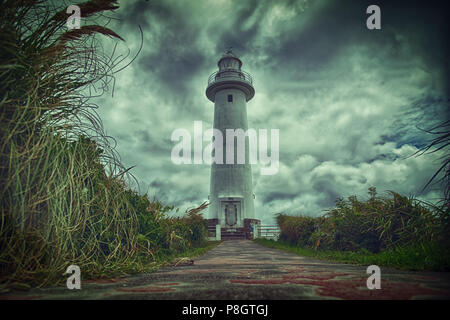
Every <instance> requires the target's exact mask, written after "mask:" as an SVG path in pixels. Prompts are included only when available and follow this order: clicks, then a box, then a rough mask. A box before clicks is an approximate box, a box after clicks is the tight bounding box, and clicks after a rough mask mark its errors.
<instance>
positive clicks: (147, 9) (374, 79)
mask: <svg viewBox="0 0 450 320" xmlns="http://www.w3.org/2000/svg"><path fill="white" fill-rule="evenodd" d="M369 4H373V2H372V1H369V0H368V1H365V0H363V1H351V0H339V1H334V0H332V1H328V0H308V1H303V0H302V1H294V0H290V1H240V0H222V1H206V0H205V1H200V0H196V1H190V2H187V1H186V2H184V1H177V0H153V1H152V0H150V1H145V0H142V1H141V0H136V1H133V2H132V1H123V3H122V4H121V5H122V8H121V9H120V10H118V13H119V16H120V18H121V19H122V20H121V21H120V23H119V24H117V28H113V29H114V30H115V31H117V32H118V33H119V34H120V35H121V36H123V37H124V38H125V39H126V41H127V43H126V44H127V45H128V46H130V47H132V48H134V49H136V48H138V47H139V43H140V42H139V40H140V35H139V32H138V25H141V26H142V29H143V33H144V46H143V49H142V52H141V54H140V55H139V56H138V58H137V60H136V61H135V62H134V63H133V64H132V65H131V66H130V67H129V68H128V69H126V70H125V71H124V72H122V73H120V74H118V75H117V79H116V90H115V97H114V99H111V100H104V101H103V102H102V103H101V104H100V105H106V106H107V108H100V109H99V111H100V112H101V114H102V118H103V119H104V122H105V128H106V129H107V131H108V133H109V134H110V135H112V136H114V137H116V139H117V140H118V148H119V150H118V151H119V153H120V154H121V157H122V159H123V161H124V164H125V165H126V166H127V167H129V166H132V165H136V167H135V168H134V169H133V174H134V175H135V176H136V177H137V178H138V180H139V181H140V182H141V187H142V188H141V190H144V191H145V190H146V189H147V188H148V192H149V195H150V196H156V197H157V198H159V199H160V200H162V201H164V202H165V203H167V204H174V205H176V206H180V207H191V206H193V205H196V204H197V205H198V204H199V203H201V202H203V201H204V200H206V199H207V196H208V193H209V174H210V171H209V167H208V166H206V165H200V166H194V165H180V166H177V165H174V164H173V163H172V162H171V161H170V151H171V148H172V147H173V146H174V144H175V143H174V142H172V141H171V140H170V136H171V132H172V131H173V130H174V129H177V128H186V129H188V130H189V131H190V132H191V134H192V129H193V128H192V126H193V121H194V120H203V121H204V129H206V126H207V125H206V122H208V125H210V124H211V122H212V119H213V104H212V103H211V102H210V101H208V100H207V99H206V97H205V94H204V92H205V87H206V81H207V79H208V76H209V75H210V74H211V73H212V72H214V71H215V70H216V68H217V64H216V63H217V60H218V58H219V57H220V56H221V55H222V54H223V52H224V51H225V49H226V48H227V47H229V46H232V47H233V48H234V52H235V53H236V54H237V55H238V56H239V57H240V58H241V59H242V61H243V63H244V69H245V70H246V71H249V72H250V73H251V74H252V76H253V77H254V79H255V88H256V95H255V98H254V99H253V100H252V101H250V102H249V104H248V119H249V127H251V128H256V129H258V128H263V129H264V128H265V129H270V128H279V129H280V170H279V172H278V174H277V175H275V176H260V175H259V168H257V166H256V167H255V168H254V169H253V183H254V193H255V195H256V200H255V209H256V211H257V212H258V215H259V216H260V217H261V218H262V219H263V221H264V220H265V219H269V220H270V219H272V218H271V217H272V215H273V213H276V212H286V213H290V214H299V213H302V214H309V215H318V214H321V213H322V210H323V209H326V208H329V207H331V206H333V205H334V201H335V200H336V198H338V197H341V196H348V195H351V194H358V195H362V196H365V195H366V192H367V188H368V187H369V186H372V185H375V186H377V188H378V190H379V191H380V192H382V191H383V190H387V189H393V190H396V191H398V192H400V193H404V194H417V192H419V190H420V188H421V186H423V185H424V183H425V182H426V181H427V178H428V177H429V176H430V175H432V173H433V168H436V167H437V166H438V163H435V162H433V161H434V160H435V158H437V155H436V156H435V157H434V158H426V157H410V156H411V154H413V153H414V152H415V151H417V147H420V146H423V145H424V143H425V142H426V141H427V139H428V138H429V137H428V136H426V135H425V134H424V133H423V132H421V131H420V130H419V129H418V128H417V127H416V126H419V127H420V128H424V129H427V128H430V126H432V125H434V124H435V123H436V121H437V120H439V119H444V118H448V116H449V110H450V108H449V105H448V100H447V99H448V96H445V94H446V93H447V91H446V90H445V87H446V85H447V83H448V82H446V76H447V75H448V62H447V59H446V57H447V56H448V49H447V46H446V43H447V42H448V41H447V40H446V34H445V33H444V25H445V14H446V11H445V10H443V9H442V8H435V7H434V6H435V3H434V2H433V1H431V2H429V1H426V2H425V1H423V2H412V1H376V4H378V5H379V6H380V7H381V14H382V30H376V31H369V30H367V28H366V26H365V24H366V18H367V16H368V15H367V14H366V8H367V6H368V5H369ZM424 195H427V197H429V198H432V197H436V196H438V195H439V194H438V193H436V192H435V193H433V192H429V191H427V192H426V193H424ZM426 199H428V198H426Z"/></svg>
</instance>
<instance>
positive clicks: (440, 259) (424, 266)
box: [254, 238, 450, 271]
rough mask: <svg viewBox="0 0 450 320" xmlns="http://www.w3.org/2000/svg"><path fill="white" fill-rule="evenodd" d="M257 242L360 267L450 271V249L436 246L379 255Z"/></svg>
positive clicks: (416, 247) (258, 240)
mask: <svg viewBox="0 0 450 320" xmlns="http://www.w3.org/2000/svg"><path fill="white" fill-rule="evenodd" d="M254 242H256V243H258V244H261V245H263V246H266V247H269V248H275V249H280V250H283V251H286V252H292V253H295V254H297V255H300V256H305V257H311V258H316V259H321V260H328V261H335V262H341V263H348V264H357V265H366V266H368V265H372V264H375V265H378V266H385V267H393V268H397V269H402V270H416V271H418V270H421V271H425V270H426V271H450V250H449V248H446V247H439V246H437V245H432V244H429V245H422V246H408V247H398V248H395V249H389V250H386V251H382V252H379V253H371V252H369V251H367V250H359V251H338V250H314V249H311V248H304V247H299V246H294V245H291V244H288V243H286V242H283V241H274V240H268V239H261V238H260V239H255V240H254Z"/></svg>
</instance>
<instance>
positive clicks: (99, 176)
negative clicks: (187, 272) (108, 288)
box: [0, 0, 208, 290]
mask: <svg viewBox="0 0 450 320" xmlns="http://www.w3.org/2000/svg"><path fill="white" fill-rule="evenodd" d="M58 3H59V5H57V6H55V5H56V4H58ZM52 4H55V5H52ZM79 6H80V10H81V12H82V13H83V21H84V22H83V26H82V27H81V28H80V29H74V30H68V29H67V27H66V19H67V13H66V9H67V8H66V7H65V6H64V2H53V1H16V0H5V1H0V34H2V37H1V38H0V290H3V289H4V288H7V287H8V286H11V285H12V286H18V285H19V286H20V285H22V286H23V287H41V286H49V285H55V284H58V283H62V282H64V281H65V277H64V276H63V274H64V272H65V270H66V268H67V266H69V265H71V264H75V265H78V266H79V267H80V268H81V270H82V272H83V276H84V277H85V278H98V277H113V276H119V275H125V274H129V273H135V272H140V271H147V270H149V268H153V267H156V266H158V265H160V264H161V263H163V262H162V261H167V260H168V259H170V258H171V257H174V256H176V255H186V254H188V253H189V252H192V254H195V253H196V252H197V253H200V252H202V250H206V249H205V248H208V244H207V243H206V242H205V240H206V237H207V228H206V224H205V221H204V220H203V218H202V217H201V215H200V214H199V212H200V211H201V210H203V209H204V208H206V206H207V204H206V203H204V204H202V205H201V206H200V207H198V208H194V209H191V210H189V212H187V215H185V217H182V218H171V217H169V215H168V214H167V213H168V212H169V211H171V210H172V209H173V206H167V205H163V204H161V203H160V202H159V201H157V200H156V199H153V200H150V199H148V197H147V195H140V194H139V193H138V192H136V191H135V190H131V189H130V187H129V185H130V181H132V179H133V176H132V175H131V173H130V169H131V168H126V167H124V166H123V164H121V162H120V159H119V156H118V154H117V152H116V151H115V149H114V139H113V138H112V137H109V136H107V135H106V133H105V132H104V130H103V127H102V122H101V119H100V118H99V116H98V114H97V112H96V108H97V106H96V105H94V104H92V102H91V98H92V97H93V96H99V95H101V94H102V93H104V92H107V91H108V90H111V86H112V85H113V83H114V82H113V80H114V74H115V73H116V72H118V70H121V69H123V68H124V67H123V65H122V64H123V63H122V62H124V61H125V60H124V59H125V58H124V57H123V56H114V52H116V51H115V49H114V50H112V51H113V52H112V53H111V54H108V53H105V51H104V50H103V47H102V44H101V42H100V41H99V39H98V37H99V36H108V37H110V38H112V39H116V40H117V41H119V40H122V38H121V37H120V36H119V35H117V34H116V33H114V32H113V31H112V30H110V29H108V28H106V25H107V24H108V23H107V22H106V23H104V24H103V25H104V26H102V25H99V24H98V23H97V21H104V20H101V18H103V19H107V16H109V15H108V14H105V13H107V12H108V11H114V10H116V9H117V8H118V6H117V1H115V0H104V1H87V2H84V3H80V4H79ZM97 19H100V20H97Z"/></svg>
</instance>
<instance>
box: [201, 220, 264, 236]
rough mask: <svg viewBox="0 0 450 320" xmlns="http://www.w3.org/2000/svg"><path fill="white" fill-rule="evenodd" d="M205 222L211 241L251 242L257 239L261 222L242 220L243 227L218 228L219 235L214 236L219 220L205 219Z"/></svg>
mask: <svg viewBox="0 0 450 320" xmlns="http://www.w3.org/2000/svg"><path fill="white" fill-rule="evenodd" d="M207 222H208V231H209V237H210V239H211V240H242V239H247V240H252V239H256V238H259V234H260V231H259V230H260V226H261V221H260V220H258V219H244V220H243V222H244V223H243V225H244V226H243V227H237V228H232V227H220V235H218V234H216V226H217V225H218V224H219V219H207ZM217 236H219V237H217ZM218 238H220V239H218Z"/></svg>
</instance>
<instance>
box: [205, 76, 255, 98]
mask: <svg viewBox="0 0 450 320" xmlns="http://www.w3.org/2000/svg"><path fill="white" fill-rule="evenodd" d="M224 88H236V89H240V90H242V91H244V93H245V95H246V97H247V99H246V100H247V101H249V100H250V99H251V98H253V96H254V95H255V89H254V88H253V79H252V76H251V75H250V74H248V73H247V72H245V71H242V70H238V69H227V70H219V71H216V72H214V73H213V74H212V75H210V76H209V78H208V88H207V89H206V96H207V97H208V99H209V100H211V101H213V102H214V98H215V94H216V92H217V91H219V90H221V89H224Z"/></svg>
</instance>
